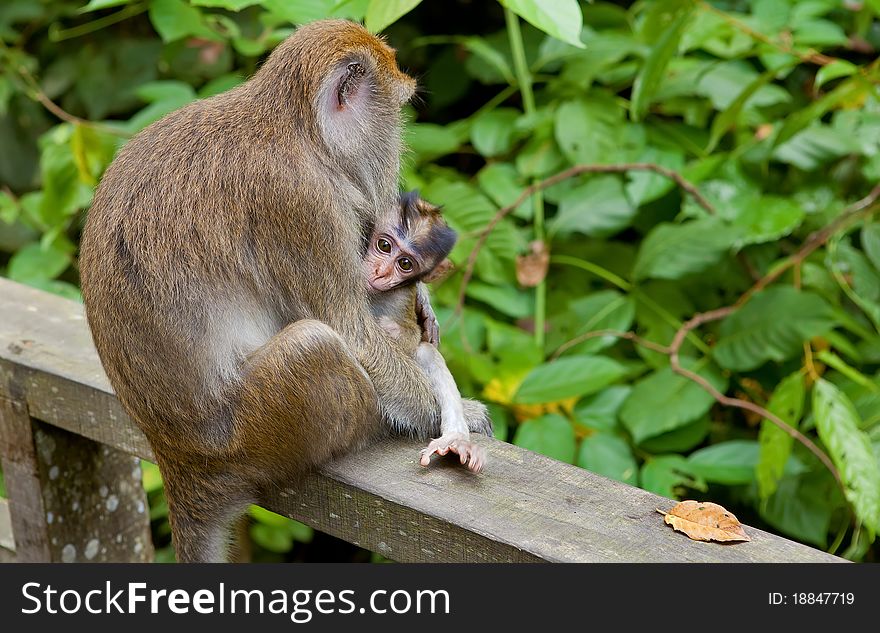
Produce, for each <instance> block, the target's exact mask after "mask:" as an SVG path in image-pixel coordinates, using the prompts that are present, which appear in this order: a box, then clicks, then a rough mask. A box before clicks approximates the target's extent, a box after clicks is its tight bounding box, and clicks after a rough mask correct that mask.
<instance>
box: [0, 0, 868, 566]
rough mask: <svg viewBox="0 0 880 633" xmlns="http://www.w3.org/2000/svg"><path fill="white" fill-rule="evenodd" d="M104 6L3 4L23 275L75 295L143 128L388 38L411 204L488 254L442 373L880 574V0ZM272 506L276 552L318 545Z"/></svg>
mask: <svg viewBox="0 0 880 633" xmlns="http://www.w3.org/2000/svg"><path fill="white" fill-rule="evenodd" d="M83 4H84V3H83V2H80V1H76V0H59V1H48V0H43V1H42V2H36V1H33V0H6V1H5V2H4V3H3V4H2V5H0V41H2V46H0V60H2V72H0V148H2V151H0V183H2V190H0V191H2V192H0V251H2V255H0V257H2V259H0V265H2V272H3V274H5V275H6V276H7V277H9V278H11V279H14V280H16V281H20V282H22V283H27V284H31V285H34V286H37V287H40V288H44V289H47V290H50V291H52V292H57V293H60V294H63V295H66V296H71V297H77V296H78V291H77V273H76V251H77V238H78V234H79V231H80V229H81V226H82V222H83V219H84V216H85V214H86V212H87V208H88V205H89V201H90V198H91V195H92V193H93V190H94V187H95V184H96V183H97V182H98V180H99V178H100V176H101V173H102V171H103V170H104V169H105V168H106V166H107V165H108V164H109V162H110V161H111V159H112V157H113V155H114V152H115V151H116V150H117V149H118V148H119V147H120V146H121V144H123V143H124V142H125V140H126V139H127V138H129V137H130V136H131V135H132V134H134V133H136V132H137V131H138V130H140V129H142V128H143V127H145V126H146V125H148V124H149V123H151V122H153V121H155V120H157V119H158V118H160V117H161V116H162V115H163V114H165V113H167V112H169V111H171V110H173V109H175V108H178V107H180V106H182V105H184V104H185V103H187V102H189V101H191V100H193V99H197V98H204V97H208V96H210V95H212V94H215V93H217V92H220V91H222V90H225V89H227V88H229V87H231V86H234V85H235V84H237V83H239V82H241V81H243V80H244V79H245V78H246V77H247V75H248V74H249V73H251V72H253V71H254V69H255V68H256V67H257V65H258V63H259V61H260V60H261V59H262V57H263V56H264V55H265V54H266V53H267V51H269V50H271V48H272V47H273V46H274V45H275V44H276V43H277V42H279V41H280V40H281V39H282V38H284V37H285V36H286V35H287V34H289V33H290V32H291V30H292V28H293V27H294V25H295V24H297V23H302V22H305V21H309V20H313V19H316V18H321V17H326V16H330V15H332V16H340V17H346V18H351V19H355V20H364V21H365V23H366V25H367V26H368V27H369V28H370V29H372V30H374V31H378V30H384V31H385V33H387V35H388V37H389V40H390V42H391V44H392V45H393V46H395V47H396V48H398V50H399V57H400V60H401V64H402V65H403V66H404V67H405V68H408V69H409V70H410V71H411V72H413V73H414V74H416V75H417V76H419V77H420V82H421V84H422V86H423V94H422V95H421V98H420V99H418V100H417V102H416V103H415V105H414V106H413V108H412V110H411V116H410V119H411V123H410V124H409V125H408V128H407V133H406V138H407V142H408V145H409V147H410V148H411V152H410V153H409V155H408V156H407V159H406V160H405V168H404V173H403V175H402V185H403V186H404V187H406V188H414V187H418V188H420V189H421V191H422V194H423V196H424V197H426V198H427V199H429V200H431V201H433V202H435V203H438V204H442V205H444V209H445V215H446V217H447V219H448V221H449V223H450V224H451V225H452V226H453V227H454V228H455V229H456V230H457V231H458V232H459V237H460V239H459V243H458V245H457V246H456V249H455V251H454V253H453V259H454V261H455V262H456V263H457V264H458V270H457V272H456V273H455V274H454V275H453V276H451V277H450V278H449V279H447V280H446V281H445V282H443V283H442V284H440V285H438V286H437V287H435V288H434V297H435V305H436V308H437V310H438V313H439V315H440V318H441V324H442V326H443V345H442V351H443V353H444V355H445V356H446V358H447V359H448V362H449V365H450V367H451V368H452V370H453V373H454V374H455V376H456V379H457V380H458V382H459V384H460V386H461V388H462V391H463V392H465V393H466V394H468V395H473V396H476V397H480V398H482V399H484V400H485V401H487V402H489V403H491V410H492V415H493V419H494V422H495V425H496V429H497V433H498V435H499V436H500V437H502V438H507V439H508V440H510V441H513V442H514V443H516V444H519V445H521V446H525V447H527V448H530V449H533V450H536V451H539V452H542V453H545V454H547V455H550V456H552V457H555V458H556V459H560V460H563V461H566V462H570V463H573V464H577V465H578V466H581V467H583V468H587V469H589V470H591V471H594V472H596V473H600V474H602V475H605V476H607V477H612V478H615V479H619V480H621V481H625V482H628V483H630V484H633V485H637V486H641V487H643V488H645V489H648V490H652V491H655V492H657V493H660V494H663V495H667V496H671V497H678V498H685V497H690V498H699V499H712V500H715V501H718V502H721V503H724V504H726V505H727V506H728V507H730V508H731V509H733V510H735V511H736V512H737V513H738V514H739V515H740V518H741V519H743V520H744V521H747V522H751V523H757V524H759V525H763V526H769V529H772V530H774V531H777V532H779V533H782V534H784V535H787V536H789V537H792V538H795V539H798V540H801V541H803V542H806V543H810V544H812V545H815V546H818V547H821V548H824V549H828V550H830V551H833V552H835V553H838V554H842V555H845V556H848V557H850V558H852V559H856V560H875V559H876V558H877V551H878V549H877V546H876V545H873V546H872V543H873V542H874V539H875V536H876V534H877V532H878V531H880V333H878V332H880V222H878V221H876V220H874V219H872V214H873V212H874V211H875V208H876V205H875V199H876V197H877V196H878V194H880V192H878V191H875V190H873V187H874V186H875V185H876V183H877V182H878V176H880V92H878V80H880V71H878V63H877V56H876V48H877V47H878V46H880V22H878V20H877V16H878V15H880V1H878V0H801V1H797V2H795V1H794V0H751V1H748V0H715V1H711V2H708V1H702V0H644V1H642V2H636V3H628V2H614V3H611V2H594V3H586V2H581V3H578V2H577V1H576V0H500V3H499V2H496V1H495V0H484V1H482V2H465V1H463V0H460V1H449V0H447V1H444V0H424V1H420V0H189V1H187V0H91V2H89V3H88V5H86V6H83ZM575 165H581V166H583V167H580V168H577V169H575V170H573V171H572V172H569V173H568V174H567V175H566V176H567V177H560V178H559V179H556V181H555V182H554V183H552V185H551V186H545V185H547V184H548V183H544V182H543V180H544V179H546V178H548V177H550V176H552V175H554V174H557V173H560V172H562V171H563V170H566V169H567V168H569V167H572V166H575ZM531 185H535V187H534V189H532V190H530V191H532V192H533V195H531V196H530V197H529V198H521V196H522V195H523V192H524V191H525V190H526V188H527V187H529V186H531ZM866 196H867V197H866ZM859 200H861V202H858V203H857V201H859ZM513 205H516V206H515V207H513ZM505 207H506V209H505ZM511 207H513V208H511ZM499 209H504V210H503V212H502V213H498V211H499ZM488 229H491V231H489V230H488ZM460 300H462V301H460ZM460 303H463V309H461V310H459V309H458V308H459V304H460ZM786 429H788V432H787V431H786ZM485 476H487V477H491V465H490V467H489V470H488V472H487V473H486V474H485ZM147 485H148V488H149V489H150V490H151V499H152V500H153V501H154V502H155V503H154V507H153V512H154V518H156V519H157V530H158V531H157V539H158V541H159V542H165V543H167V524H164V523H163V522H162V520H161V519H162V516H163V506H162V502H161V482H160V481H159V479H158V477H157V474H156V472H155V471H148V477H147ZM253 516H254V522H253V525H252V535H253V537H254V540H255V542H256V543H257V544H258V545H259V547H260V548H261V549H260V550H259V552H261V553H259V555H260V556H264V557H265V556H269V555H270V554H268V553H267V552H276V553H278V554H279V555H280V554H283V553H284V552H287V551H288V550H290V549H291V547H292V546H293V544H294V542H296V541H303V540H308V539H309V538H310V537H311V533H310V531H309V530H308V528H305V527H304V526H301V525H299V524H296V523H292V522H289V521H288V520H286V519H283V518H281V517H277V516H275V515H271V513H267V512H265V511H262V510H259V509H255V510H254V515H253ZM163 530H164V532H163ZM163 539H164V540H163ZM166 555H167V553H166Z"/></svg>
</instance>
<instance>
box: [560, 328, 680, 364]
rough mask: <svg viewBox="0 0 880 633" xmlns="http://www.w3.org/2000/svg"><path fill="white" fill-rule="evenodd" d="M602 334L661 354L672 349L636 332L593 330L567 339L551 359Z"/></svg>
mask: <svg viewBox="0 0 880 633" xmlns="http://www.w3.org/2000/svg"><path fill="white" fill-rule="evenodd" d="M601 336H615V337H617V338H622V339H626V340H628V341H632V342H633V343H635V344H637V345H641V346H642V347H645V348H647V349H650V350H654V351H655V352H659V353H661V354H669V353H670V350H669V348H668V347H667V346H666V345H660V343H655V342H654V341H649V340H648V339H645V338H642V337H641V336H639V335H638V334H636V333H635V332H621V331H619V330H593V331H592V332H586V333H585V334H581V335H580V336H576V337H574V338H573V339H571V340H570V341H566V342H565V343H563V344H562V345H560V346H559V347H558V348H556V351H555V352H553V356H551V357H550V360H551V361H553V360H556V359H557V358H559V357H560V356H561V355H562V354H563V353H565V351H566V350H568V349H570V348H572V347H574V346H575V345H577V344H578V343H583V342H584V341H586V340H589V339H591V338H599V337H601Z"/></svg>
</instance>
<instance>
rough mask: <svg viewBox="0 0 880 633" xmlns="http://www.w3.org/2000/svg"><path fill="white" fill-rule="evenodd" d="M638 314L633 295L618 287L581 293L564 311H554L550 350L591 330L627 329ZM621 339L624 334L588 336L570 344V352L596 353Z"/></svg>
mask: <svg viewBox="0 0 880 633" xmlns="http://www.w3.org/2000/svg"><path fill="white" fill-rule="evenodd" d="M634 317H635V302H634V301H633V299H632V297H629V296H627V295H623V294H621V293H619V292H617V291H616V290H600V291H599V292H594V293H592V294H589V295H587V296H586V297H579V298H577V299H574V300H573V301H571V302H570V303H568V304H567V305H566V306H565V307H564V310H563V311H562V312H561V313H560V314H558V315H553V317H552V325H553V329H552V331H551V332H550V334H549V335H548V337H547V345H548V351H549V350H554V349H556V348H558V347H559V346H560V345H562V344H563V343H566V342H568V341H571V340H572V339H574V338H575V337H576V336H580V335H581V334H586V333H589V332H596V331H598V330H617V331H618V332H625V331H626V330H628V329H629V328H630V327H631V326H632V322H633V319H634ZM619 341H620V338H618V337H616V336H611V335H606V336H598V337H595V338H588V339H586V340H585V341H583V342H581V343H578V344H577V345H574V346H572V347H570V348H568V349H567V350H566V353H569V354H570V353H575V354H577V353H581V354H592V353H595V352H598V351H600V350H603V349H605V348H606V347H611V346H612V345H614V344H615V343H617V342H619Z"/></svg>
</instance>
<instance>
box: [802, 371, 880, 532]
mask: <svg viewBox="0 0 880 633" xmlns="http://www.w3.org/2000/svg"><path fill="white" fill-rule="evenodd" d="M813 417H814V418H815V421H816V430H817V431H818V432H819V437H820V438H821V440H822V442H823V443H824V444H825V446H826V447H828V452H829V453H830V455H831V459H832V460H833V461H834V465H835V466H837V469H838V470H839V471H840V476H841V479H843V483H844V486H845V488H846V497H847V499H848V500H849V501H850V503H851V504H852V506H853V509H854V510H855V513H856V516H857V517H858V518H859V520H860V521H861V522H862V523H863V524H864V525H865V526H866V527H867V528H868V529H870V530H871V532H872V533H873V534H877V533H878V532H880V463H878V460H877V458H876V456H875V455H874V452H873V449H872V447H871V441H870V440H869V439H868V436H867V435H866V434H865V433H864V432H863V431H860V430H859V426H860V425H861V419H860V418H859V414H858V412H857V411H856V409H855V407H854V406H853V404H852V402H851V401H850V399H849V398H847V397H846V395H845V394H844V393H843V392H842V391H840V389H838V388H837V387H836V386H835V385H834V384H832V383H830V382H828V381H827V380H825V379H821V378H820V379H819V380H818V381H817V382H816V384H815V386H814V387H813Z"/></svg>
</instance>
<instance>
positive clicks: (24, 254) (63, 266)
mask: <svg viewBox="0 0 880 633" xmlns="http://www.w3.org/2000/svg"><path fill="white" fill-rule="evenodd" d="M68 266H70V257H69V256H68V255H67V253H65V252H63V251H59V250H57V249H53V248H43V247H42V246H40V245H39V244H36V243H34V244H28V245H27V246H25V247H24V248H22V249H21V250H20V251H18V252H17V253H15V254H14V255H13V256H12V257H11V258H10V260H9V268H8V270H7V275H8V277H9V278H10V279H12V280H13V281H18V282H21V283H29V282H32V281H35V280H38V279H54V278H55V277H57V276H58V275H60V274H61V273H63V272H64V271H65V270H67V267H68Z"/></svg>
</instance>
